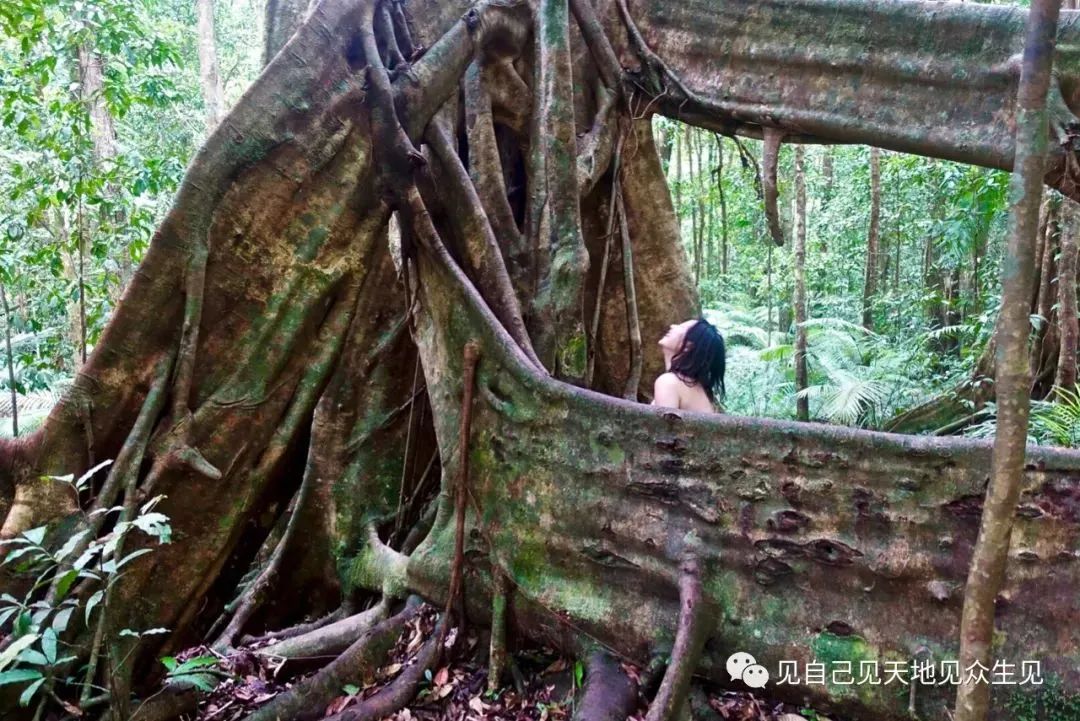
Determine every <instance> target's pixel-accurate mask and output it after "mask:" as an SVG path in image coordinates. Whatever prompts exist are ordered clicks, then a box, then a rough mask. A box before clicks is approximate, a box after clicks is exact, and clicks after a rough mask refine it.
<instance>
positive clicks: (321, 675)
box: [247, 605, 420, 721]
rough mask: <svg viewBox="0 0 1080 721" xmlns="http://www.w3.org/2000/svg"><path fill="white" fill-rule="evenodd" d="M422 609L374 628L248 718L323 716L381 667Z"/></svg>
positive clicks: (410, 608) (279, 720) (281, 720)
mask: <svg viewBox="0 0 1080 721" xmlns="http://www.w3.org/2000/svg"><path fill="white" fill-rule="evenodd" d="M419 610H420V606H417V605H406V607H405V609H404V610H403V611H401V612H400V613H398V614H396V615H395V616H391V617H390V618H388V619H386V620H385V621H383V622H381V623H379V624H378V625H376V626H375V627H374V628H372V629H370V630H369V631H367V632H366V633H364V635H362V636H361V637H360V638H358V639H357V640H356V641H354V642H353V644H352V645H351V646H349V647H348V648H347V649H346V650H345V652H344V653H342V654H341V655H340V656H338V657H337V658H336V659H334V660H333V661H332V662H331V663H330V665H329V666H327V667H326V668H324V669H322V670H321V671H319V672H318V673H316V674H315V675H314V676H312V677H311V678H309V679H307V680H305V681H304V682H303V683H299V684H297V685H296V686H294V687H292V688H291V689H289V691H287V692H286V693H283V694H281V695H280V696H276V697H274V698H273V699H272V700H271V701H269V702H268V703H267V704H266V705H265V706H262V707H260V708H259V709H258V710H257V711H255V712H254V713H252V714H250V715H249V716H248V717H247V721H287V720H291V719H296V720H297V721H305V720H307V719H315V718H318V717H320V716H321V715H322V713H323V709H324V708H326V705H327V704H329V703H330V701H332V700H333V699H334V697H335V696H337V695H338V694H339V693H341V689H342V687H343V686H345V685H346V684H350V683H356V682H358V681H360V680H361V679H362V677H363V675H364V672H365V671H368V670H371V669H374V668H376V667H378V666H379V665H381V664H382V663H383V661H384V660H385V659H386V656H387V655H388V654H389V653H390V649H392V648H393V647H394V644H395V643H396V642H397V640H398V637H399V636H400V635H401V632H402V629H404V628H405V624H407V623H408V622H409V621H411V620H412V619H413V618H414V617H415V616H416V614H417V613H418V612H419Z"/></svg>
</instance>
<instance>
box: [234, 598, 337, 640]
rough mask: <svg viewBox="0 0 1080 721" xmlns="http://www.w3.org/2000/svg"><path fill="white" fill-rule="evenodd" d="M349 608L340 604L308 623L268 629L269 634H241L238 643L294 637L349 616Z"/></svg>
mask: <svg viewBox="0 0 1080 721" xmlns="http://www.w3.org/2000/svg"><path fill="white" fill-rule="evenodd" d="M349 615H350V614H349V610H348V606H347V604H342V606H339V607H338V608H337V609H335V610H334V611H332V612H329V613H327V614H326V615H325V616H323V617H322V618H315V620H314V621H309V622H308V623H303V624H297V625H295V626H289V627H288V628H282V629H281V630H276V631H270V632H269V634H262V635H261V636H241V637H240V645H258V644H261V643H272V642H276V641H284V640H285V639H289V638H296V637H297V636H303V635H306V634H310V632H311V631H315V630H319V629H320V628H322V627H323V626H328V625H330V624H333V623H337V622H338V621H341V620H342V618H347V617H348V616H349Z"/></svg>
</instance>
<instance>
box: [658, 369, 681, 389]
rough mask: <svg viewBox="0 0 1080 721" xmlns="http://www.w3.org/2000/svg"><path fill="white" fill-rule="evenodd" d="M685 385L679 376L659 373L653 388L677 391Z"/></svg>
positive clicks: (669, 372)
mask: <svg viewBox="0 0 1080 721" xmlns="http://www.w3.org/2000/svg"><path fill="white" fill-rule="evenodd" d="M682 385H685V384H684V383H683V382H682V380H681V379H680V378H679V376H677V375H675V374H674V373H672V372H671V371H668V372H666V373H661V374H660V375H658V376H657V377H656V383H655V384H654V386H655V387H656V388H658V389H660V388H662V389H664V390H678V388H679V386H682Z"/></svg>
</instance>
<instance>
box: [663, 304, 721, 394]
mask: <svg viewBox="0 0 1080 721" xmlns="http://www.w3.org/2000/svg"><path fill="white" fill-rule="evenodd" d="M725 363H726V361H725V352H724V337H723V336H722V335H720V331H718V330H717V329H716V326H714V325H713V324H712V323H710V322H709V321H707V320H705V319H704V318H698V320H697V322H695V323H694V325H692V326H690V330H688V331H686V336H685V337H684V338H683V342H682V345H681V346H680V347H679V352H678V353H676V354H675V356H674V357H673V358H672V359H671V369H670V370H671V372H673V373H674V374H675V375H677V376H680V377H681V378H683V379H684V380H692V381H694V382H696V383H697V384H698V385H700V386H701V387H702V388H703V389H704V390H705V395H707V396H708V397H709V400H710V401H712V402H713V403H715V402H716V399H717V398H723V397H724V367H725Z"/></svg>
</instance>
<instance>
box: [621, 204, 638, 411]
mask: <svg viewBox="0 0 1080 721" xmlns="http://www.w3.org/2000/svg"><path fill="white" fill-rule="evenodd" d="M615 199H616V202H617V205H616V211H617V212H618V213H619V233H620V235H621V236H622V258H623V296H624V298H625V299H626V335H627V336H628V337H629V338H630V374H629V375H628V376H627V378H626V388H625V390H623V398H625V399H627V400H629V401H637V399H638V386H639V385H641V364H642V356H641V321H640V320H639V319H638V305H637V290H636V289H635V286H634V251H633V248H632V247H631V241H630V231H629V229H628V228H627V227H626V208H624V207H623V199H622V189H621V188H619V190H618V193H617V195H616V196H615Z"/></svg>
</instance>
